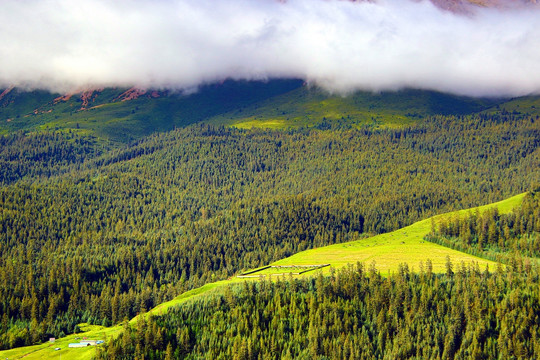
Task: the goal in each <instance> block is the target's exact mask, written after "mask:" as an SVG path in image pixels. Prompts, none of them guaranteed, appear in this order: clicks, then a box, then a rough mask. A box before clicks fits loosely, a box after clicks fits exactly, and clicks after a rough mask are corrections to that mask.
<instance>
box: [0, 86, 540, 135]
mask: <svg viewBox="0 0 540 360" xmlns="http://www.w3.org/2000/svg"><path fill="white" fill-rule="evenodd" d="M125 90H126V89H115V88H108V89H101V90H98V91H95V92H91V93H90V95H89V97H88V98H87V99H86V100H84V101H83V100H82V98H81V94H76V95H73V96H71V97H62V95H61V94H50V93H47V92H44V91H34V92H20V91H18V90H16V89H15V90H13V91H11V92H9V93H8V94H7V95H5V96H4V98H0V134H4V133H10V132H13V131H18V130H24V131H42V130H46V129H55V130H73V131H75V130H76V131H79V132H80V133H81V134H84V135H91V136H94V137H96V138H98V139H99V140H102V141H104V142H110V143H111V145H115V144H123V143H128V142H130V141H133V140H136V139H139V138H141V137H143V136H146V135H149V134H151V133H154V132H159V131H167V130H171V129H173V128H174V127H180V126H186V125H189V124H192V123H195V122H200V121H203V122H207V123H212V124H219V125H224V126H234V127H238V128H253V127H256V128H270V129H286V128H298V127H312V126H319V127H321V128H327V127H331V126H353V127H360V126H363V125H373V126H376V127H400V126H407V125H410V124H413V123H415V122H417V121H419V120H421V119H422V118H424V117H426V116H430V115H436V114H443V115H449V114H452V115H465V114H472V113H477V112H480V111H491V112H496V111H499V110H500V109H502V108H503V107H504V106H505V105H504V104H503V102H502V101H495V100H483V99H473V98H466V97H458V96H453V95H447V94H441V93H437V92H433V91H423V90H402V91H398V92H383V93H370V92H356V93H351V94H347V95H339V94H329V93H327V92H324V91H322V90H320V89H317V88H314V87H309V86H302V82H301V81H298V80H273V81H268V82H234V81H227V82H225V83H223V84H217V85H208V86H205V87H202V88H201V89H199V91H198V92H196V93H192V94H172V93H167V92H160V93H159V94H158V95H156V97H153V96H149V95H146V96H141V97H139V98H136V99H132V100H129V101H122V99H119V96H120V95H121V94H122V93H123V92H124V91H125ZM0 92H1V90H0ZM58 99H63V100H58ZM516 101H517V102H519V101H521V102H520V103H515V104H514V103H512V104H510V105H508V108H509V111H513V110H514V108H516V107H519V106H520V104H522V105H521V106H522V107H523V109H525V108H527V109H533V108H534V107H535V105H534V104H536V103H538V102H539V101H538V99H537V98H532V97H531V98H523V99H518V100H515V101H514V102H516ZM525 103H526V104H527V105H526V106H525ZM496 105H499V106H500V107H499V108H497V107H496ZM539 108H540V104H539ZM498 109H499V110H498Z"/></svg>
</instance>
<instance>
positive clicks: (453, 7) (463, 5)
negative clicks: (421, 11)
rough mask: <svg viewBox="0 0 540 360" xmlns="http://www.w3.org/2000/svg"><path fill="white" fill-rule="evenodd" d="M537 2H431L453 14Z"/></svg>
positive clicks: (497, 0) (506, 0)
mask: <svg viewBox="0 0 540 360" xmlns="http://www.w3.org/2000/svg"><path fill="white" fill-rule="evenodd" d="M536 1H537V0H431V2H432V3H434V4H435V5H437V6H438V7H439V8H441V9H445V10H449V11H452V12H470V11H474V8H475V7H476V8H477V7H493V8H517V7H520V6H526V5H536Z"/></svg>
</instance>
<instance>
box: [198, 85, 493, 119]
mask: <svg viewBox="0 0 540 360" xmlns="http://www.w3.org/2000/svg"><path fill="white" fill-rule="evenodd" d="M496 103H498V102H497V101H495V100H485V99H473V98H467V97H460V96H453V95H448V94H442V93H438V92H434V91H424V90H402V91H397V92H382V93H371V92H356V93H352V94H348V95H346V96H344V95H339V94H334V95H332V94H329V93H327V92H325V91H322V90H320V89H317V88H309V87H307V86H303V87H301V88H297V89H294V90H292V91H290V92H288V93H287V94H283V95H278V96H275V97H273V98H271V99H267V100H264V101H261V102H257V103H255V104H253V105H251V106H249V107H246V108H240V109H235V110H233V111H230V112H228V113H224V114H220V115H217V116H215V117H213V118H210V119H209V120H206V121H208V122H210V123H214V124H220V125H227V126H235V127H238V128H252V127H259V128H272V129H279V128H295V127H301V126H320V127H323V128H324V127H326V126H330V125H336V124H338V125H346V126H361V125H376V126H382V127H398V126H404V125H408V124H412V123H414V122H416V121H418V120H420V119H422V118H424V117H426V116H430V115H437V114H442V115H449V114H453V115H463V114H472V113H475V112H479V111H482V110H484V109H487V108H488V107H491V106H493V105H494V104H496Z"/></svg>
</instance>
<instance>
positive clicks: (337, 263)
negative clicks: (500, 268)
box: [272, 194, 524, 274]
mask: <svg viewBox="0 0 540 360" xmlns="http://www.w3.org/2000/svg"><path fill="white" fill-rule="evenodd" d="M523 197H524V194H520V195H517V196H514V197H512V198H509V199H506V200H503V201H501V202H498V203H495V204H490V205H485V206H480V207H478V208H474V209H468V210H461V211H456V212H452V213H448V214H442V215H438V216H435V217H433V218H430V219H426V220H422V221H419V222H417V223H414V224H412V225H410V226H407V227H405V228H402V229H399V230H396V231H393V232H390V233H386V234H381V235H377V236H373V237H370V238H367V239H362V240H357V241H352V242H348V243H343V244H335V245H330V246H325V247H322V248H318V249H311V250H306V251H302V252H300V253H297V254H295V255H293V256H291V257H288V258H286V259H282V260H279V261H277V262H275V263H273V264H272V265H292V264H295V265H302V264H324V263H330V264H331V265H332V267H334V268H340V267H343V266H346V265H347V264H349V263H355V262H357V261H360V262H363V263H365V264H368V265H370V264H371V263H373V262H374V263H375V266H376V268H377V269H378V270H379V271H380V272H381V273H383V274H388V273H389V272H392V271H396V270H397V269H398V266H399V265H400V264H402V263H408V264H409V266H410V267H411V268H412V269H413V270H418V269H419V264H420V263H421V262H422V263H424V264H425V263H426V261H427V260H428V259H429V260H431V262H432V264H433V271H434V272H443V271H445V269H446V257H447V256H449V257H450V260H451V261H452V263H453V264H461V262H464V263H466V264H468V263H471V262H477V263H478V264H479V265H480V267H481V268H485V267H486V266H490V268H491V269H493V268H494V266H495V265H496V264H495V263H494V262H492V261H489V260H486V259H482V258H479V257H476V256H472V255H468V254H465V253H462V252H460V251H456V250H452V249H449V248H446V247H444V246H440V245H437V244H433V243H430V242H428V241H425V240H424V236H425V235H427V234H428V233H429V232H430V231H431V226H432V222H435V223H437V222H438V221H440V219H442V218H447V217H453V216H463V215H464V214H466V213H467V212H470V211H475V210H476V209H478V210H479V211H483V210H485V209H487V208H491V207H495V206H496V207H497V208H498V209H499V212H500V213H507V212H509V211H511V210H512V209H513V208H515V207H516V206H517V205H519V204H520V202H521V201H522V200H523ZM323 271H324V272H328V271H329V269H327V268H325V269H324V270H323Z"/></svg>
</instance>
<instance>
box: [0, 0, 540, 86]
mask: <svg viewBox="0 0 540 360" xmlns="http://www.w3.org/2000/svg"><path fill="white" fill-rule="evenodd" d="M278 77H289V78H302V79H305V80H306V81H307V82H308V83H312V84H317V85H319V86H322V87H324V88H326V89H328V90H330V91H338V92H348V91H353V90H360V89H361V90H372V91H380V90H394V89H400V88H404V87H412V88H422V89H433V90H439V91H444V92H452V93H456V94H464V95H473V96H500V95H506V96H508V95H509V96H517V95H525V94H532V93H540V11H539V9H538V7H536V6H532V5H531V6H525V7H518V8H505V9H494V8H480V7H477V8H474V10H473V11H471V12H467V13H460V14H456V13H453V12H450V11H445V10H442V9H441V8H440V7H436V6H434V5H433V4H432V3H431V2H429V1H422V0H414V1H413V0H379V1H369V2H351V1H340V0H287V1H276V0H227V1H216V0H157V1H156V0H118V1H109V0H77V1H73V0H48V1H42V0H5V1H3V2H2V11H0V87H8V86H19V87H25V88H44V89H49V90H55V91H60V92H68V91H74V90H77V89H83V88H89V87H106V86H137V87H142V88H172V89H193V88H196V87H197V86H199V85H201V84H203V83H210V82H215V81H221V80H224V79H227V78H232V79H248V80H249V79H259V80H260V79H268V78H278Z"/></svg>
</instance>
